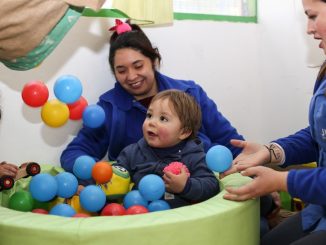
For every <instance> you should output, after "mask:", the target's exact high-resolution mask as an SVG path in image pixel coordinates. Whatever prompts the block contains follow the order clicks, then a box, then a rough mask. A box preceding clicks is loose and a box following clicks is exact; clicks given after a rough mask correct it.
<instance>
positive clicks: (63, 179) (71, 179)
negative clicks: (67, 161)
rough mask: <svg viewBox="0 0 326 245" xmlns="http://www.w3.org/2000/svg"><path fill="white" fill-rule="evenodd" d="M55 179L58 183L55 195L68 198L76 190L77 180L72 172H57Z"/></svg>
mask: <svg viewBox="0 0 326 245" xmlns="http://www.w3.org/2000/svg"><path fill="white" fill-rule="evenodd" d="M55 179H56V181H57V184H58V192H57V196H59V197H63V198H70V197H72V196H73V195H74V194H75V193H76V192H77V189H78V180H77V178H76V177H75V175H73V174H72V173H68V172H62V173H59V174H57V175H56V176H55Z"/></svg>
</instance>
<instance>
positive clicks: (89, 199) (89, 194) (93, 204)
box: [79, 185, 106, 212]
mask: <svg viewBox="0 0 326 245" xmlns="http://www.w3.org/2000/svg"><path fill="white" fill-rule="evenodd" d="M79 199H80V204H81V206H82V207H83V208H84V209H85V210H87V211H89V212H97V211H99V210H100V209H102V208H103V207H104V205H105V202H106V195H105V193H104V192H103V191H102V189H101V188H100V187H98V186H96V185H89V186H86V187H85V188H84V189H83V190H82V191H81V192H80V195H79Z"/></svg>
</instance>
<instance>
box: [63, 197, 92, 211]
mask: <svg viewBox="0 0 326 245" xmlns="http://www.w3.org/2000/svg"><path fill="white" fill-rule="evenodd" d="M67 204H69V205H70V206H71V207H72V208H73V209H75V210H76V212H77V213H79V214H80V213H83V214H87V215H88V216H91V215H92V214H91V213H90V212H88V211H86V210H85V209H83V207H82V206H81V205H80V199H79V196H77V195H75V196H73V197H72V198H70V199H68V200H67Z"/></svg>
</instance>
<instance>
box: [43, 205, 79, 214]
mask: <svg viewBox="0 0 326 245" xmlns="http://www.w3.org/2000/svg"><path fill="white" fill-rule="evenodd" d="M49 214H52V215H59V216H64V217H72V216H74V215H75V214H76V211H75V209H73V208H72V207H71V206H70V205H68V204H65V203H60V204H57V205H55V206H54V207H53V208H51V210H50V212H49Z"/></svg>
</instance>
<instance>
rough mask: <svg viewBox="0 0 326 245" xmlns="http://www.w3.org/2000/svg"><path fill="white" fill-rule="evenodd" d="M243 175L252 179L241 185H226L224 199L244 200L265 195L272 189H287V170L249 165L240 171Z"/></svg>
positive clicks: (272, 190)
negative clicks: (281, 170) (249, 166)
mask: <svg viewBox="0 0 326 245" xmlns="http://www.w3.org/2000/svg"><path fill="white" fill-rule="evenodd" d="M241 174H242V175H243V176H251V177H254V179H253V180H252V181H251V182H249V183H248V184H246V185H244V186H241V187H237V188H236V187H226V188H225V189H226V191H227V193H226V194H225V195H224V196H223V197H224V198H225V199H228V200H233V201H245V200H248V199H252V198H256V197H259V196H263V195H267V194H269V193H272V192H274V191H287V176H288V172H279V171H275V170H273V169H271V168H268V167H262V166H257V167H251V168H247V169H246V170H244V171H242V172H241Z"/></svg>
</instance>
